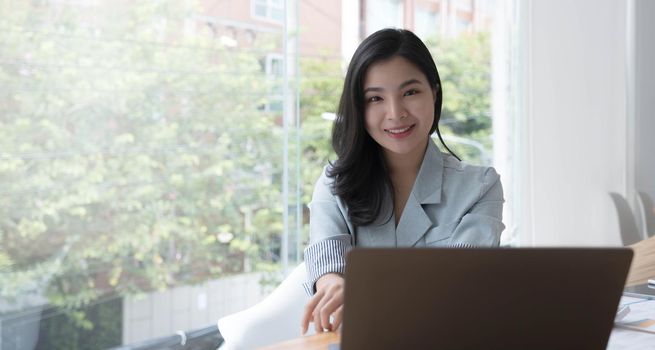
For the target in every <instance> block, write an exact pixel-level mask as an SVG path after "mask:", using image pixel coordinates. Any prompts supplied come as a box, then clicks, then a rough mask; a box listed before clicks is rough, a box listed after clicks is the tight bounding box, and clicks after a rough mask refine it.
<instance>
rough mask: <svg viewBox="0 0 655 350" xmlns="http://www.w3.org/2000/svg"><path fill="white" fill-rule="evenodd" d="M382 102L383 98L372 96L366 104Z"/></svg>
mask: <svg viewBox="0 0 655 350" xmlns="http://www.w3.org/2000/svg"><path fill="white" fill-rule="evenodd" d="M378 101H382V98H381V97H380V96H371V97H369V98H367V99H366V102H378Z"/></svg>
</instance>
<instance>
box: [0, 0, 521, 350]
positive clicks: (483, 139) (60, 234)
mask: <svg viewBox="0 0 655 350" xmlns="http://www.w3.org/2000/svg"><path fill="white" fill-rule="evenodd" d="M298 1H304V0H298ZM227 3H229V2H212V5H211V6H206V5H207V2H204V1H174V0H162V1H156V2H152V1H147V2H129V3H127V4H126V3H124V2H118V3H116V2H111V1H56V2H54V1H31V2H30V1H27V2H25V1H15V2H8V3H3V5H0V217H1V218H2V219H0V281H2V282H1V283H0V330H1V331H0V335H1V338H0V348H3V349H4V348H7V349H12V348H18V347H26V348H33V347H34V345H35V344H37V343H38V344H39V346H40V347H43V348H48V349H84V348H108V347H112V346H118V345H121V344H130V343H134V342H138V341H144V340H153V339H157V338H159V337H166V336H171V335H173V334H175V332H177V331H178V330H184V331H191V330H197V329H202V328H205V327H210V326H212V325H215V323H216V320H217V319H218V318H219V317H221V316H222V315H226V314H229V313H232V312H236V311H239V310H241V309H244V308H246V307H248V306H250V305H252V304H254V303H255V302H257V301H259V300H261V298H262V297H263V296H264V295H266V294H267V293H268V292H270V291H271V290H272V288H273V287H274V286H276V285H277V284H278V283H279V281H280V274H279V271H280V269H281V268H284V267H288V266H293V264H295V263H297V262H298V260H299V259H301V255H302V249H303V248H304V244H305V243H306V241H307V236H308V230H307V226H308V210H307V207H306V204H307V203H308V202H309V200H310V198H311V194H312V189H313V185H314V183H315V181H316V179H317V178H318V176H319V174H320V173H321V171H322V169H323V166H325V165H326V164H327V162H328V160H333V159H334V154H333V152H332V149H331V145H330V131H331V121H330V120H329V119H330V118H331V116H333V115H334V113H335V111H336V109H337V102H338V99H339V95H340V92H341V88H342V85H343V70H342V67H343V66H344V63H346V64H347V59H348V58H349V57H347V58H346V57H344V56H345V55H346V53H344V52H339V50H338V49H335V48H339V47H342V46H341V40H342V39H341V38H343V37H348V36H350V34H349V33H344V34H343V35H342V36H339V35H326V36H324V37H320V38H319V37H318V36H314V37H312V38H303V40H298V42H297V44H298V50H289V51H293V52H294V53H293V54H290V53H288V52H285V51H284V50H285V47H287V49H288V47H293V45H292V44H291V40H294V38H292V35H290V36H289V37H285V35H288V34H287V33H285V31H284V30H283V25H284V21H285V20H286V18H298V22H299V23H298V26H299V27H298V28H306V27H309V26H316V25H317V23H320V24H321V30H320V31H321V32H322V33H338V32H340V31H342V30H345V29H343V28H346V27H347V28H351V29H353V30H356V31H357V32H356V33H352V36H351V37H355V38H356V37H358V36H359V28H360V25H365V26H364V28H366V31H367V32H368V33H370V32H372V31H375V30H377V29H379V28H381V27H387V26H397V27H402V26H403V25H404V23H403V21H404V16H403V11H404V3H403V2H402V1H399V0H381V1H374V0H367V1H366V3H365V5H366V6H365V11H366V13H364V14H363V15H362V16H361V18H363V19H364V20H365V21H366V23H360V22H359V21H361V19H360V17H354V18H353V19H352V20H356V21H358V22H357V23H356V24H355V25H348V26H343V27H342V19H341V17H339V16H341V15H342V14H341V11H340V10H339V11H336V10H335V9H334V5H333V3H332V2H329V1H326V2H317V1H313V2H312V3H311V6H312V11H311V15H309V13H310V12H308V15H307V16H305V15H304V14H300V15H298V14H295V13H293V12H292V11H295V10H294V9H295V8H302V6H288V7H285V3H284V2H283V1H282V0H253V1H251V3H250V6H251V12H250V13H248V11H247V7H246V11H245V13H243V11H241V10H242V9H240V8H238V7H232V6H228V4H227ZM417 3H418V1H417ZM477 4H478V2H476V7H475V8H477ZM205 6H206V7H205ZM246 6H247V5H246ZM417 6H418V5H417ZM505 6H509V5H505ZM431 9H432V10H435V11H436V10H437V9H436V7H435V8H431ZM409 10H411V11H417V10H416V9H414V8H408V11H409ZM285 11H289V13H285ZM439 11H441V8H439ZM8 13H10V14H11V15H7V14H8ZM414 13H415V14H417V13H418V14H420V15H416V19H415V20H416V23H415V25H416V28H417V31H419V34H421V33H427V34H421V35H428V36H427V37H423V39H424V40H425V41H426V42H427V43H428V45H429V47H430V48H431V49H432V50H434V56H435V58H436V60H437V64H438V66H439V69H440V73H441V78H442V83H443V86H444V90H446V91H447V92H446V93H445V94H444V96H445V100H444V110H443V114H442V131H443V132H444V137H445V138H446V140H447V142H448V143H449V145H451V146H452V147H451V148H453V149H454V150H455V151H456V152H457V153H458V154H459V155H461V156H462V157H463V158H465V159H466V160H467V161H469V162H473V163H478V164H489V163H492V164H494V165H497V164H499V163H498V159H499V157H498V156H497V153H498V152H499V150H502V149H506V148H508V147H505V146H506V145H505V146H502V147H501V146H500V145H501V143H499V142H495V141H494V140H495V138H497V137H501V138H503V137H505V136H508V135H509V136H511V135H510V134H511V130H512V129H511V126H508V127H507V128H505V129H503V128H500V129H498V130H497V128H498V127H499V125H501V123H497V120H498V119H497V118H499V117H498V116H501V115H511V114H512V112H511V111H512V110H513V109H512V108H511V105H510V104H511V103H512V101H513V99H512V96H511V95H510V92H508V91H505V95H503V96H501V97H498V95H496V94H497V91H496V90H495V89H494V88H493V87H492V85H491V76H492V75H494V77H495V78H498V77H499V75H495V74H497V70H496V68H495V66H492V63H491V62H492V57H496V56H493V55H494V51H493V50H496V48H495V47H494V48H493V49H492V47H491V34H490V27H485V26H484V25H480V26H477V27H475V28H474V30H473V32H472V33H468V34H466V35H464V34H463V35H458V34H457V33H455V31H454V28H449V27H448V25H446V23H455V21H454V18H455V17H454V16H456V14H455V12H452V13H450V12H449V13H450V14H449V13H445V12H434V11H433V12H414ZM437 14H438V17H437ZM314 16H318V17H314ZM261 19H266V20H267V21H268V22H269V23H262V21H261ZM437 20H438V21H439V23H437ZM480 23H482V24H484V23H490V22H489V21H480ZM351 24H352V23H351ZM449 25H450V24H449ZM298 28H290V29H291V30H289V31H287V32H288V33H300V35H302V32H299V31H298ZM421 28H427V29H425V31H424V30H423V29H421ZM436 28H438V29H439V32H438V33H436V32H435V33H434V34H433V29H436ZM238 40H240V41H238ZM285 40H286V41H287V45H285ZM312 40H314V41H312ZM330 40H331V41H332V42H329V43H328V41H330ZM322 45H325V46H324V47H323V46H322ZM508 47H513V46H512V45H511V44H508V45H507V46H505V48H508ZM324 48H329V50H326V49H324ZM502 50H504V49H503V48H502V47H501V51H502ZM508 52H509V50H508ZM512 57H513V56H511V54H510V53H508V54H507V57H505V58H506V59H501V60H500V61H499V62H504V63H503V64H505V68H506V70H507V71H509V72H512V69H514V68H512V67H513V66H512V65H511V64H510V63H511V62H513V61H512ZM510 61H511V62H510ZM508 62H510V63H508ZM291 63H294V64H291ZM296 65H297V66H298V67H300V68H299V72H296V71H295V70H296V68H294V66H296ZM285 71H286V74H287V76H285ZM501 74H504V75H500V76H506V77H507V79H508V80H506V82H508V83H507V84H505V85H504V86H511V85H512V84H511V82H512V80H511V79H512V76H511V74H510V73H507V72H505V73H502V72H501ZM300 78H302V79H300ZM497 81H502V80H497ZM285 83H286V84H285ZM508 89H509V88H508ZM496 102H498V103H496ZM498 105H504V106H505V107H506V109H505V110H506V111H508V113H500V112H497V111H498V110H499V109H498V107H497V106H498ZM508 125H509V124H508ZM301 126H302V127H301ZM503 130H505V131H503ZM507 130H510V131H507ZM503 132H504V134H503ZM507 138H509V137H507ZM506 158H509V157H506ZM509 168H511V167H509ZM507 178H508V176H507V175H505V174H503V181H504V183H505V189H506V194H508V197H507V200H508V204H510V203H512V202H511V200H512V198H511V193H512V190H511V187H510V185H508V184H510V183H511V181H510V182H508V181H506V179H507ZM508 207H511V205H508ZM506 217H507V216H506ZM506 223H507V221H506ZM512 227H513V226H512V223H511V222H510V223H508V229H510V228H512ZM512 232H513V231H512ZM285 264H287V266H285ZM189 334H190V333H189Z"/></svg>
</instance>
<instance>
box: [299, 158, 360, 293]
mask: <svg viewBox="0 0 655 350" xmlns="http://www.w3.org/2000/svg"><path fill="white" fill-rule="evenodd" d="M331 184H332V179H330V178H329V177H328V176H327V175H326V173H325V169H324V171H323V174H322V175H321V177H320V178H319V179H318V181H317V182H316V185H315V186H314V193H313V195H312V200H311V202H310V203H309V205H308V206H309V213H310V214H309V237H310V244H309V246H308V247H307V248H306V249H305V251H304V254H305V266H306V267H307V278H308V280H307V282H306V283H304V284H303V287H304V288H305V291H306V292H307V293H308V294H309V295H313V294H314V293H315V292H316V287H315V285H316V281H317V280H318V279H319V278H320V277H321V276H323V275H325V274H327V273H338V274H342V275H343V274H344V273H345V267H346V260H345V256H346V252H347V251H348V250H350V249H351V248H352V246H353V241H352V237H353V236H352V234H351V233H352V226H351V225H350V224H349V222H348V221H347V219H346V216H347V213H346V210H345V207H344V206H343V205H342V204H341V203H340V201H339V199H338V198H337V197H336V196H335V195H334V194H332V190H331Z"/></svg>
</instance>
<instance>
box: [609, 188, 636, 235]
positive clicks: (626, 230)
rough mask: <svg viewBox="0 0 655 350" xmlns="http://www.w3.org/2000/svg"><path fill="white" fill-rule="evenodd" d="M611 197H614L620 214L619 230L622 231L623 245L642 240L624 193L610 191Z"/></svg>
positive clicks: (613, 199)
mask: <svg viewBox="0 0 655 350" xmlns="http://www.w3.org/2000/svg"><path fill="white" fill-rule="evenodd" d="M610 197H612V201H613V202H614V207H616V211H617V213H618V215H619V230H620V231H621V241H622V242H623V245H624V246H627V245H630V244H634V243H637V242H639V241H641V240H642V239H643V237H642V236H641V232H639V229H638V228H637V222H636V221H635V217H634V215H633V214H632V209H630V205H629V204H628V201H626V200H625V198H623V196H622V195H620V194H618V193H615V192H610Z"/></svg>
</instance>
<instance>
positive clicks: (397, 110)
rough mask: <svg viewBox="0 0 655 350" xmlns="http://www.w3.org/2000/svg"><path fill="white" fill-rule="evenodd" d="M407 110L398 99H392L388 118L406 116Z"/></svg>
mask: <svg viewBox="0 0 655 350" xmlns="http://www.w3.org/2000/svg"><path fill="white" fill-rule="evenodd" d="M406 114H407V111H406V110H405V106H404V105H403V104H402V102H401V101H399V100H398V99H391V101H390V103H389V110H388V113H387V119H389V120H392V119H400V118H404V117H406Z"/></svg>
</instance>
